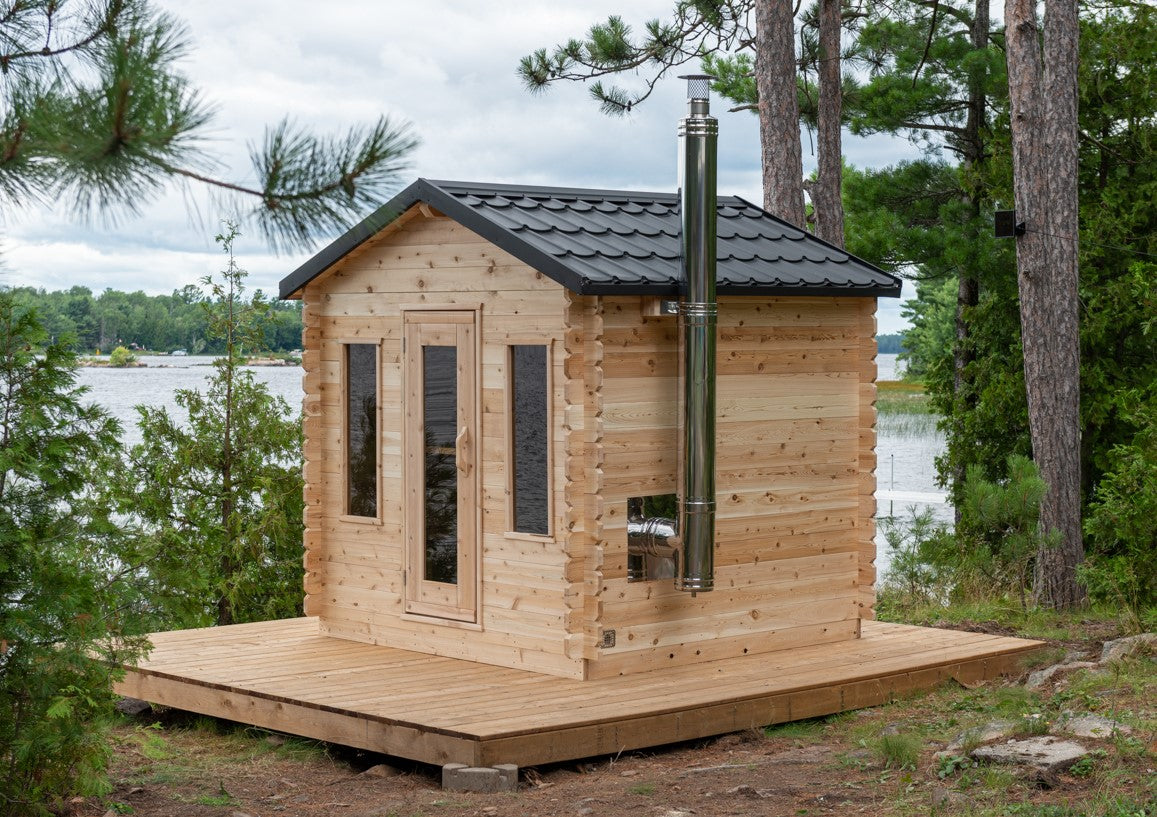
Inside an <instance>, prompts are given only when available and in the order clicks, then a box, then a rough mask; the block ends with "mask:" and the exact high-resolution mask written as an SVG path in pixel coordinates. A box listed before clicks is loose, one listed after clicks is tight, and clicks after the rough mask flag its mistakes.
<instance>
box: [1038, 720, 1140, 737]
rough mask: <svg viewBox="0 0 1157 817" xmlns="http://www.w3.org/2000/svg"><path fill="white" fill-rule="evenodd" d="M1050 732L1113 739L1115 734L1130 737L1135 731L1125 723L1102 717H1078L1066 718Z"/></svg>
mask: <svg viewBox="0 0 1157 817" xmlns="http://www.w3.org/2000/svg"><path fill="white" fill-rule="evenodd" d="M1050 731H1055V732H1064V733H1066V734H1069V735H1076V736H1077V737H1078V738H1111V737H1112V736H1113V734H1114V733H1118V734H1122V735H1128V734H1130V733H1131V732H1132V731H1133V730H1132V728H1131V727H1129V726H1126V725H1125V724H1123V723H1118V722H1117V721H1115V720H1113V719H1112V718H1105V717H1102V716H1101V715H1077V716H1075V717H1067V718H1065V719H1064V720H1062V721H1060V722H1059V723H1057V724H1056V725H1055V726H1054V727H1053V728H1052V729H1051V730H1050Z"/></svg>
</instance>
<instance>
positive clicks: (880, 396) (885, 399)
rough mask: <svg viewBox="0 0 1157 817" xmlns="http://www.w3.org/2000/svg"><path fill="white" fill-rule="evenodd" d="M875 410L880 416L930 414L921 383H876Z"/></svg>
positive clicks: (930, 409)
mask: <svg viewBox="0 0 1157 817" xmlns="http://www.w3.org/2000/svg"><path fill="white" fill-rule="evenodd" d="M876 410H877V411H878V412H880V413H881V414H927V415H931V414H932V407H931V405H930V404H929V400H928V395H927V394H926V393H925V392H924V384H923V383H909V382H908V381H907V380H878V381H876Z"/></svg>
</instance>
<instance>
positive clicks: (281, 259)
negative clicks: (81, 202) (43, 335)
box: [0, 0, 914, 332]
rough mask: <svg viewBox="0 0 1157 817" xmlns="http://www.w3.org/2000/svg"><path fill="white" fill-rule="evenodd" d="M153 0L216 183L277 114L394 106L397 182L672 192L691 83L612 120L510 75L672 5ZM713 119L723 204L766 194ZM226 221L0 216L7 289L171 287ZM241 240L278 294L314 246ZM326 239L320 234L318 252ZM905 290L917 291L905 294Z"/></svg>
mask: <svg viewBox="0 0 1157 817" xmlns="http://www.w3.org/2000/svg"><path fill="white" fill-rule="evenodd" d="M158 2H159V5H160V6H162V7H164V8H167V9H169V10H171V11H172V13H173V14H175V15H177V16H178V17H180V18H181V19H183V20H184V21H185V22H186V23H187V25H188V28H189V35H190V39H191V41H192V49H191V51H190V55H189V57H188V58H187V59H186V61H185V62H184V69H185V71H186V73H187V74H188V75H189V76H190V77H191V79H192V80H193V82H194V84H195V85H196V86H197V87H198V88H199V89H200V90H201V91H202V93H203V95H204V98H205V100H206V101H208V102H211V103H212V104H214V105H215V107H216V109H217V116H216V118H215V127H214V130H213V132H212V134H211V136H212V140H211V142H210V143H209V144H208V145H207V147H208V148H209V149H210V150H211V151H212V152H213V153H214V154H215V155H216V156H218V157H219V158H220V159H221V162H222V166H221V167H220V168H219V169H218V175H221V176H224V177H227V178H229V179H231V180H234V181H241V182H252V181H253V179H252V176H251V173H250V172H249V167H248V159H247V144H248V143H249V142H251V141H258V140H260V138H261V136H262V133H263V130H264V127H265V125H266V124H272V123H275V122H277V121H279V120H280V119H281V118H282V117H283V116H286V115H288V116H290V117H292V118H293V119H295V120H296V121H298V122H300V123H302V124H305V125H307V126H309V127H311V128H312V129H314V130H316V131H318V132H323V133H325V132H328V133H335V134H336V133H339V132H340V131H341V130H342V129H344V128H348V127H350V126H353V125H357V124H359V123H370V122H373V121H374V120H375V119H376V118H377V117H378V116H379V115H381V114H383V113H385V114H388V115H389V116H391V117H394V118H397V119H399V120H406V121H408V122H410V123H411V124H412V126H413V128H414V130H415V132H416V133H417V135H418V136H419V137H420V138H421V140H422V145H421V147H420V148H419V149H418V150H417V151H416V153H415V154H414V157H413V163H412V168H411V171H410V172H409V173H408V174H407V175H406V176H405V178H404V179H403V180H402V182H403V184H406V183H409V182H410V181H412V180H413V179H414V178H416V177H418V176H426V177H429V178H435V179H455V180H465V181H477V182H524V183H531V184H551V185H567V186H574V187H600V188H623V189H636V190H671V191H673V190H674V188H675V185H676V181H675V150H676V142H675V126H676V122H677V121H678V119H679V118H680V117H681V116H682V115H683V111H684V108H685V102H684V99H685V88H684V83H683V82H681V81H679V80H677V79H674V78H672V79H670V80H667V81H665V82H664V83H663V84H662V85H661V86H660V87H659V89H658V90H657V91H656V92H655V94H654V95H652V97H651V98H650V99H649V100H648V101H647V102H646V103H645V104H644V105H643V106H642V107H640V108H639V109H637V110H636V111H635V112H634V113H632V114H631V115H630V116H628V117H625V118H608V117H606V116H603V115H602V114H600V113H599V112H598V108H597V106H596V105H595V104H594V103H592V102H591V101H590V99H589V96H588V93H587V89H586V87H585V86H583V85H579V84H567V85H560V86H557V87H555V88H552V89H550V90H548V91H547V92H546V93H545V94H539V95H536V96H531V95H530V94H528V93H527V92H526V91H525V90H524V88H523V86H522V84H521V82H520V81H519V79H518V77H517V75H516V74H515V67H516V66H517V64H518V59H519V58H520V57H521V56H523V55H524V54H527V53H529V52H530V51H532V50H534V49H535V48H539V47H543V46H550V45H554V44H555V43H558V42H560V41H562V40H565V39H567V38H569V37H572V36H578V35H581V34H582V33H583V32H585V31H586V29H587V28H589V26H590V25H591V23H593V22H596V21H600V20H603V19H605V17H606V15H607V14H608V13H620V14H624V16H625V18H626V20H627V22H629V23H632V24H634V25H635V26H636V27H640V28H641V25H642V23H643V22H644V21H645V20H647V19H650V18H652V17H656V16H662V15H664V14H665V13H667V12H668V11H669V9H670V7H671V4H672V3H671V0H634V2H632V3H628V4H623V3H622V2H607V1H606V0H587V1H586V2H582V3H577V2H558V1H557V0H503V2H501V3H479V2H453V0H425V2H421V3H414V2H402V1H401V0H390V1H389V2H377V3H372V2H365V0H360V2H359V1H358V0H328V2H326V3H322V4H318V3H305V2H302V0H240V1H239V2H238V0H233V2H221V0H201V1H200V2H197V3H187V2H178V1H177V0H158ZM624 9H627V10H628V11H627V12H624ZM713 112H714V113H716V115H717V116H718V117H719V119H720V149H719V162H720V167H719V192H720V194H721V195H740V196H743V197H745V198H747V199H749V200H751V201H755V202H759V201H760V200H761V199H762V195H761V192H760V173H759V149H758V134H757V127H756V121H755V117H754V116H753V115H752V114H750V113H746V112H744V113H733V114H729V113H726V108H725V106H724V105H723V104H721V103H720V102H718V101H716V103H715V106H714V109H713ZM803 144H804V171H805V173H808V172H811V171H812V170H813V169H814V167H815V158H814V156H812V155H811V142H810V141H809V137H808V135H807V134H806V133H805V134H804V142H803ZM844 155H845V158H846V161H848V162H849V163H850V164H853V165H856V166H858V167H876V166H881V165H885V164H892V163H894V162H896V161H898V160H900V159H902V158H910V157H912V156H913V155H914V151H913V148H912V147H911V146H910V145H908V143H906V142H905V141H903V140H897V139H890V138H886V137H878V138H874V139H867V140H864V139H857V138H854V137H852V136H850V135H848V134H845V138H844ZM230 215H234V214H230V213H227V212H222V211H221V209H220V204H219V203H218V202H215V201H213V200H212V198H211V197H210V196H208V195H207V194H206V193H205V191H203V190H199V189H195V188H194V189H190V190H184V191H182V190H180V189H176V188H174V189H173V190H171V191H169V192H168V193H167V194H165V195H164V196H162V197H161V198H159V199H157V200H156V201H154V202H151V203H149V204H148V205H147V206H145V207H144V208H143V215H141V216H138V217H124V218H121V219H119V220H118V221H117V222H116V223H113V224H109V223H105V222H96V223H92V224H82V223H78V222H77V221H76V220H75V219H73V218H71V217H70V216H69V214H68V213H67V212H63V211H62V212H52V211H46V210H43V209H37V210H28V211H24V212H20V213H15V214H4V218H3V221H2V222H0V242H2V243H0V283H3V284H10V285H32V286H41V287H45V288H47V289H64V288H67V287H70V286H74V285H82V286H87V287H90V288H91V289H92V290H93V291H94V292H99V291H101V290H103V289H105V288H107V287H112V288H114V289H121V290H127V291H134V290H138V289H139V290H144V291H145V292H147V293H150V294H159V293H168V292H171V291H172V290H174V289H178V288H180V287H182V286H184V285H185V284H190V283H196V282H197V281H198V280H199V279H200V278H201V277H203V276H205V275H207V274H211V273H213V272H215V271H217V270H218V269H219V268H220V267H221V266H222V261H221V255H220V252H219V251H218V250H217V248H216V245H215V244H214V242H213V236H214V235H215V234H216V233H217V232H218V231H219V229H220V227H219V222H220V219H221V218H224V217H227V216H230ZM247 233H248V234H247V235H245V236H243V237H242V239H241V240H240V241H239V242H238V243H237V246H236V248H235V249H236V252H237V253H238V255H239V260H240V263H241V265H242V266H243V267H244V268H245V269H247V270H248V271H249V273H250V278H249V284H250V285H251V286H253V287H260V288H262V289H265V290H266V291H267V292H276V290H277V282H278V281H279V280H280V279H281V278H283V277H284V276H285V275H287V274H288V273H290V272H292V271H293V270H294V269H295V268H296V267H297V266H298V265H299V264H300V263H301V262H302V261H303V260H304V259H305V258H306V257H307V254H302V255H292V256H289V255H282V256H276V255H273V254H271V253H269V252H268V251H267V250H266V248H265V247H264V246H263V245H262V243H261V240H260V237H259V235H258V234H257V231H256V230H255V229H249V230H248V231H247ZM325 243H326V241H325V240H319V241H318V245H317V246H318V248H319V249H320V247H322V246H324V244H325ZM910 294H911V292H910V289H909V288H908V287H907V286H906V287H905V297H908V296H909V295H910ZM903 325H904V321H903V319H902V318H900V316H899V302H898V301H897V300H895V299H882V300H881V304H880V313H879V328H880V331H881V332H891V331H897V330H898V329H900V328H902V326H903Z"/></svg>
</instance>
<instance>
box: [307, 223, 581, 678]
mask: <svg viewBox="0 0 1157 817" xmlns="http://www.w3.org/2000/svg"><path fill="white" fill-rule="evenodd" d="M391 227H392V229H389V230H388V232H386V233H383V234H382V235H381V236H379V237H378V238H376V239H374V240H371V241H369V242H367V243H366V244H365V245H363V246H362V247H360V248H359V249H358V250H356V251H354V252H353V253H351V254H350V255H348V256H346V257H345V258H344V259H342V261H341V262H339V263H338V264H337V265H335V267H334V268H333V270H332V271H331V272H329V273H328V274H326V275H324V276H322V277H321V278H319V279H318V280H316V281H314V282H312V283H310V284H309V285H308V286H307V287H306V288H305V292H304V300H305V318H304V320H305V327H306V328H305V345H304V347H303V349H304V358H303V361H302V363H303V366H304V367H305V393H306V399H305V479H306V532H305V543H306V556H305V567H306V579H305V590H306V601H305V612H306V614H307V615H311V616H318V617H320V619H321V628H322V632H324V633H328V634H331V635H334V636H341V637H346V638H351V639H355V640H358V641H367V642H370V643H379V644H387V645H389V646H392V647H399V648H402V649H412V650H417V651H420V652H426V653H434V654H437V655H444V656H449V657H454V658H464V659H469V660H476V661H481V662H484V663H489V664H497V665H500V666H509V667H520V668H524V669H528V670H534V671H538V672H545V673H549V674H553V675H564V676H570V677H575V678H578V677H582V675H583V671H584V661H583V653H582V649H581V646H580V647H579V648H576V646H575V645H574V644H573V643H572V641H573V639H571V638H570V637H569V636H570V633H571V632H572V631H574V630H578V631H579V632H581V631H582V629H583V623H582V616H583V613H584V605H585V604H586V601H585V599H584V598H583V594H582V593H581V592H580V591H579V590H578V589H577V588H576V585H581V584H582V583H583V576H582V575H581V571H580V573H579V574H578V575H577V576H575V575H572V572H571V571H570V570H568V565H567V559H566V551H565V549H564V547H563V545H564V544H566V543H567V542H568V538H567V518H566V508H567V505H566V501H565V497H564V495H563V491H564V484H565V483H564V469H565V467H566V461H565V458H564V457H561V456H559V455H558V453H557V452H561V451H562V449H563V446H564V444H565V441H564V439H563V423H562V420H563V418H564V417H566V416H569V415H570V413H568V410H567V406H566V404H565V399H566V398H565V396H564V392H565V382H566V381H565V377H564V374H563V362H564V358H565V352H564V318H565V314H566V310H567V297H566V294H565V292H564V290H563V288H562V287H561V286H559V285H558V284H556V283H555V282H554V281H552V280H550V279H549V278H547V277H546V276H543V275H541V274H539V273H537V272H536V271H534V270H532V269H530V268H529V267H527V266H526V265H525V264H523V263H521V262H520V261H518V260H517V259H515V258H514V257H513V256H510V255H509V254H507V253H505V252H503V251H502V250H500V249H498V248H497V247H495V246H493V245H492V244H490V243H488V242H486V241H485V240H484V239H482V238H481V237H479V236H478V235H476V234H475V233H473V232H471V231H470V230H467V229H466V228H464V227H462V226H460V225H458V224H457V223H455V222H453V221H451V220H450V219H447V218H438V217H434V218H429V217H426V216H425V215H423V214H421V213H420V208H419V207H415V208H412V209H411V210H410V211H408V212H407V213H406V214H405V215H403V216H402V217H401V218H400V219H399V221H397V222H395V223H394V225H391ZM500 287H501V289H499V288H500ZM411 305H426V306H431V305H442V306H447V305H457V306H459V307H460V308H463V309H468V308H480V309H481V317H480V325H481V340H482V342H481V348H480V357H479V360H480V362H481V405H480V410H479V418H480V422H479V429H480V432H481V435H482V440H481V446H480V448H479V451H480V462H479V463H478V466H479V468H480V469H481V474H480V476H481V500H482V516H481V522H482V524H481V536H482V563H481V575H482V586H481V590H482V593H481V617H480V624H481V628H480V629H479V628H478V627H471V626H470V625H457V626H456V625H455V624H454V623H452V622H450V623H441V622H438V621H435V620H430V619H426V620H423V619H421V618H418V617H412V616H405V615H404V611H403V606H404V604H403V599H404V589H403V585H402V560H403V548H404V546H405V544H404V540H405V537H404V535H403V530H402V521H403V490H402V482H403V473H402V421H403V414H402V382H401V381H402V364H401V352H402V345H401V335H402V323H401V311H402V308H403V306H411ZM377 340H380V341H381V343H382V361H381V367H380V368H381V374H380V377H381V393H380V403H379V404H380V407H381V416H382V432H381V441H382V445H381V448H380V453H379V456H380V460H381V472H380V479H381V501H380V508H379V514H380V517H381V521H380V524H372V523H369V522H366V521H358V520H353V519H350V518H349V517H345V516H342V510H343V504H344V491H345V483H344V480H345V475H344V471H343V463H344V460H345V441H344V439H343V434H344V430H343V400H342V390H343V389H342V385H343V384H342V366H343V361H342V345H343V343H348V342H361V343H365V342H374V341H377ZM519 341H521V342H526V341H536V342H548V341H550V342H552V346H551V369H552V381H553V394H552V399H551V413H552V419H553V428H552V437H553V440H552V447H553V450H554V451H555V452H556V454H555V456H554V458H553V462H552V465H553V474H552V481H553V497H552V502H553V521H552V530H553V535H552V536H551V537H533V536H520V537H508V536H506V535H505V532H506V530H507V524H508V523H507V501H506V437H507V435H506V426H505V422H506V419H505V418H506V391H505V390H506V372H505V370H506V346H507V344H508V343H511V342H519ZM590 584H591V585H594V584H595V583H594V581H593V580H591V581H590ZM590 629H591V632H592V636H591V638H593V630H594V627H593V625H592V626H591V628H590Z"/></svg>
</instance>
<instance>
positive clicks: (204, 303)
mask: <svg viewBox="0 0 1157 817" xmlns="http://www.w3.org/2000/svg"><path fill="white" fill-rule="evenodd" d="M8 291H9V292H10V294H11V296H12V299H13V304H14V306H16V307H17V308H18V309H22V310H27V309H33V310H35V312H36V315H37V319H38V321H39V323H40V325H41V327H42V328H43V329H44V331H45V332H46V333H47V335H48V338H49V340H50V341H55V340H58V339H60V340H66V342H67V343H68V344H69V345H70V346H71V347H72V348H73V349H74V350H75V351H77V352H80V353H82V354H100V353H105V354H108V353H109V352H111V351H112V350H113V349H114V348H116V347H118V346H124V347H126V348H129V349H132V350H134V351H138V350H139V351H149V352H161V353H168V352H173V351H176V350H178V349H181V350H184V351H186V352H188V353H189V354H192V355H199V354H205V355H219V354H223V353H224V351H225V347H224V341H223V340H222V339H221V338H220V337H215V336H214V335H213V334H212V332H211V331H210V325H211V316H210V314H209V311H208V309H207V307H208V305H209V301H208V296H207V295H206V294H205V292H204V291H202V290H201V289H200V288H199V287H197V286H194V285H192V284H189V285H187V286H184V287H182V288H180V289H175V290H173V292H172V294H170V295H146V294H145V293H144V292H141V291H137V292H120V291H118V290H115V289H106V290H105V291H104V292H101V293H100V294H99V295H93V293H92V290H91V289H89V288H88V287H83V286H74V287H72V288H70V289H66V290H57V291H52V292H50V291H47V290H45V289H43V288H36V287H13V288H11V289H10V290H8ZM257 294H258V296H260V292H258V293H257ZM258 300H259V302H261V303H263V307H262V308H263V309H264V310H265V311H266V312H267V313H268V314H267V315H266V317H265V320H263V321H262V325H263V331H264V337H263V346H264V348H266V349H267V350H269V351H272V352H289V351H292V350H295V349H299V348H301V302H300V301H277V300H272V301H271V300H267V299H264V298H260V297H259V299H258Z"/></svg>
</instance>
